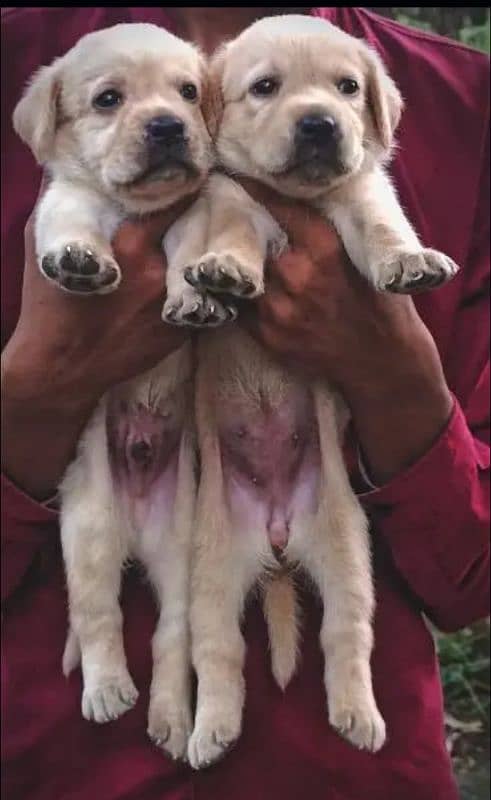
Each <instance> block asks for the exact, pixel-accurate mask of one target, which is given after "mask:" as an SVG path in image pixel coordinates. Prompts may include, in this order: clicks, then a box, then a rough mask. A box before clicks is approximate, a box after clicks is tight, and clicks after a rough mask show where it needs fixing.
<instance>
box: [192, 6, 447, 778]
mask: <svg viewBox="0 0 491 800" xmlns="http://www.w3.org/2000/svg"><path fill="white" fill-rule="evenodd" d="M211 75H212V80H213V81H214V82H215V90H214V94H213V97H214V119H215V124H216V126H217V133H216V148H217V153H218V156H219V159H220V161H221V164H222V165H223V166H224V167H225V168H226V169H227V170H228V172H229V174H231V175H236V174H238V175H240V174H242V175H247V176H249V177H253V178H256V179H258V180H259V181H262V182H264V183H266V184H268V185H270V186H272V187H273V188H275V189H276V190H278V191H280V192H281V193H283V194H285V195H287V196H290V197H296V198H303V199H304V200H308V201H309V202H311V203H312V204H313V205H314V206H315V207H316V208H317V209H319V210H320V211H321V212H322V213H323V214H324V216H325V217H326V219H328V220H329V221H330V222H331V223H332V224H334V225H335V227H336V228H337V230H338V232H339V234H340V236H341V238H342V240H343V243H344V245H345V247H346V249H347V252H348V254H349V256H350V258H351V259H352V261H353V263H354V264H355V266H356V267H357V268H358V269H359V270H360V272H361V273H362V274H363V275H364V276H365V277H366V278H367V279H368V280H369V281H370V282H371V283H372V285H373V286H374V287H375V288H376V289H377V290H379V291H387V290H389V291H400V292H410V291H417V290H418V289H419V288H420V286H421V285H423V284H425V283H426V285H428V284H431V283H434V284H435V285H436V284H438V283H442V282H444V281H446V280H449V279H450V278H451V277H452V276H453V275H454V274H455V273H456V271H457V266H456V265H455V264H454V263H453V262H452V261H451V260H450V259H449V258H447V257H446V256H445V255H443V254H441V253H437V252H435V251H433V250H429V249H424V248H423V246H422V245H421V244H420V242H419V240H418V237H417V235H416V233H415V232H414V230H413V228H412V226H411V224H410V223H409V221H408V220H407V218H406V217H405V215H404V213H403V211H402V209H401V207H400V205H399V202H398V200H397V197H396V194H395V191H394V189H393V187H392V185H391V182H390V179H389V177H388V175H387V173H386V172H385V168H384V164H385V163H386V162H387V161H388V160H389V158H390V153H391V149H392V146H393V137H394V132H395V129H396V127H397V124H398V122H399V118H400V115H401V111H402V98H401V96H400V94H399V91H398V89H397V87H396V86H395V84H394V83H393V81H392V80H391V78H390V77H389V75H388V74H387V72H386V71H385V68H384V65H383V64H382V62H381V59H380V58H379V57H378V56H377V55H376V54H375V53H374V52H373V51H371V50H370V49H369V48H368V47H367V46H366V44H365V43H363V42H362V41H360V40H356V39H354V38H353V37H351V36H348V35H347V34H345V33H343V32H342V31H340V30H338V29H337V28H335V27H334V26H332V25H331V24H330V23H327V22H325V21H323V20H320V19H313V18H308V17H298V16H285V17H273V18H269V19H262V20H260V21H259V22H257V23H255V24H254V25H252V26H251V27H250V28H248V29H247V30H246V31H245V32H244V33H242V34H241V35H240V36H239V37H238V38H237V39H235V40H233V41H231V42H229V43H228V44H226V45H225V46H224V47H223V48H221V49H220V51H219V52H218V53H217V54H216V55H215V57H214V58H213V61H212V65H211ZM269 76H274V77H275V78H276V79H277V80H278V81H279V83H280V91H278V92H276V94H274V95H272V96H268V97H257V96H253V95H252V94H251V93H250V91H249V88H250V87H251V86H252V84H254V83H255V81H257V80H259V79H261V78H264V77H269ZM346 76H347V77H352V78H355V79H356V80H357V82H358V84H359V87H360V90H359V92H358V93H357V94H355V96H353V97H351V96H350V97H346V96H344V95H342V94H341V93H340V92H339V90H338V88H337V83H338V82H339V80H340V79H341V78H342V77H346ZM314 113H315V114H323V115H329V116H332V117H334V119H335V120H336V121H337V123H338V126H339V129H340V131H341V139H340V144H339V157H340V162H341V169H339V170H337V171H336V170H333V171H331V173H330V174H329V173H328V174H326V175H323V176H322V175H321V176H320V177H319V179H318V180H314V179H310V180H309V179H307V178H306V177H305V175H304V174H303V173H302V170H301V169H297V168H296V167H295V168H294V169H293V170H292V169H291V168H290V167H291V166H292V158H293V154H294V131H295V122H296V120H297V119H299V118H300V117H301V116H303V115H305V114H314ZM293 163H294V162H293ZM208 200H209V205H208V209H207V215H208V217H209V219H210V236H209V239H208V252H207V253H206V255H204V256H202V257H201V258H200V259H199V261H198V262H196V264H195V265H194V266H193V270H192V273H191V276H192V278H193V281H194V282H195V283H196V284H198V285H199V283H200V282H201V285H202V287H203V288H205V289H207V290H209V291H212V292H213V291H215V292H217V291H220V289H221V286H220V283H219V276H220V275H222V277H223V274H226V275H227V276H228V277H229V278H231V279H233V281H234V284H233V287H232V289H230V288H229V289H228V291H232V293H235V294H237V295H240V294H241V292H242V287H243V286H244V285H245V284H251V285H252V286H253V287H254V291H253V293H252V294H249V296H254V295H258V294H261V292H262V291H264V287H263V265H264V260H265V255H266V253H267V251H268V248H272V249H274V250H276V251H277V252H278V251H281V249H282V248H283V247H284V246H285V240H284V237H282V236H281V232H279V231H278V229H277V227H276V228H271V223H270V218H269V214H266V212H265V210H264V209H262V208H261V207H260V206H259V205H258V204H256V203H254V202H253V201H252V200H251V199H250V198H248V197H247V195H246V193H245V192H244V191H243V190H242V189H241V188H240V187H239V186H238V185H237V184H234V183H233V181H232V180H231V179H230V178H229V179H227V178H226V177H224V176H220V177H218V178H216V179H214V180H213V182H212V183H210V190H209V195H208ZM214 221H215V223H214ZM220 223H221V224H220ZM188 275H189V273H188ZM238 365H240V367H239V366H238ZM292 381H293V378H292V376H290V375H289V374H288V373H287V372H286V371H285V370H282V369H280V368H279V367H278V366H277V365H275V364H273V363H272V362H271V360H270V359H269V357H268V356H267V354H266V353H264V352H262V351H261V350H260V348H259V347H258V345H256V344H254V343H253V342H252V340H251V339H250V338H249V337H248V336H247V335H246V334H245V333H244V332H243V331H240V330H238V329H237V328H235V327H234V328H230V329H229V330H228V331H227V333H225V332H224V333H223V335H221V336H219V335H218V333H215V334H213V335H207V336H205V337H204V338H203V340H202V342H201V349H200V358H199V364H198V375H197V395H196V413H197V432H198V442H199V448H200V453H201V466H202V468H201V480H200V485H199V491H198V504H197V516H196V520H197V522H196V547H195V549H194V558H193V567H192V584H191V586H192V591H191V636H192V651H193V652H192V655H193V664H194V666H195V669H196V672H197V675H198V704H197V714H196V720H195V727H194V731H193V734H192V736H191V739H190V743H189V751H188V755H189V760H190V763H191V765H192V766H193V767H195V768H199V767H203V766H206V765H207V764H208V763H210V762H212V761H214V760H216V759H217V758H218V757H220V755H222V754H223V752H224V751H225V750H226V749H227V747H229V746H230V744H231V742H232V741H233V740H235V739H236V738H237V737H238V735H239V733H240V729H241V719H242V708H243V704H244V699H245V687H244V680H243V675H242V670H243V664H244V656H245V644H244V641H243V638H242V635H241V632H240V627H239V621H240V614H241V611H242V608H243V605H244V601H245V596H246V594H247V592H248V591H249V590H250V589H251V588H252V586H253V584H254V583H255V582H256V581H258V580H259V581H261V580H264V576H265V574H266V573H265V570H267V569H270V568H271V566H272V563H271V559H272V555H271V553H270V551H268V543H267V541H265V539H264V535H263V538H262V537H261V534H260V532H259V531H258V530H256V529H250V530H246V529H244V530H242V529H238V525H237V521H236V520H234V521H233V522H232V519H231V518H230V516H229V512H228V511H227V509H228V508H229V503H227V502H226V501H227V497H226V493H227V489H226V481H225V476H224V474H223V471H222V461H221V456H220V447H221V445H220V418H221V417H223V415H224V408H225V404H235V405H236V404H237V402H239V401H240V402H243V405H244V408H246V407H250V408H253V407H254V403H255V402H256V397H257V395H258V394H260V393H261V392H264V393H266V394H268V393H269V394H271V396H273V397H274V396H278V395H281V394H284V395H286V396H287V395H288V391H289V388H288V387H290V386H291V384H292ZM310 391H312V392H313V395H314V398H315V417H316V422H317V427H318V432H319V440H320V454H321V466H320V484H319V492H318V504H317V512H316V513H315V514H314V515H313V516H310V517H309V516H308V515H307V516H304V517H303V518H300V519H298V520H296V522H295V525H294V526H293V528H292V530H291V534H290V539H289V542H288V545H287V547H286V550H285V554H284V555H285V558H286V559H287V561H289V562H290V563H291V564H295V563H299V564H300V565H301V566H302V567H303V569H304V570H305V571H306V572H307V573H308V574H309V576H310V577H311V579H312V580H313V582H314V584H315V586H316V587H317V589H318V591H319V593H320V595H321V598H322V600H323V604H324V619H323V623H322V629H321V635H320V643H321V647H322V650H323V652H324V655H325V686H326V693H327V699H328V707H329V719H330V721H331V723H332V725H333V726H334V727H335V728H336V729H337V730H338V731H340V732H341V733H342V734H343V735H344V736H345V737H346V738H348V739H349V740H350V741H351V742H352V743H353V744H354V745H356V746H357V747H362V748H366V749H368V750H370V751H376V750H378V749H379V748H380V747H382V745H383V744H384V741H385V723H384V720H383V719H382V717H381V715H380V712H379V710H378V708H377V704H376V700H375V698H374V694H373V688H372V678H371V669H370V656H371V651H372V646H373V635H372V617H373V611H374V607H375V599H374V591H373V585H372V574H371V563H370V540H369V535H368V523H367V519H366V517H365V515H364V513H363V511H362V509H361V506H360V505H359V502H358V500H357V498H356V496H355V495H354V493H353V491H352V490H351V487H350V483H349V479H348V476H347V473H346V468H345V465H344V460H343V456H342V448H341V445H342V434H343V430H344V426H345V423H346V420H347V418H348V414H347V410H346V409H345V408H344V407H343V404H342V402H341V400H340V398H338V397H336V396H334V395H333V394H332V393H331V391H330V389H329V387H328V386H327V385H325V384H319V385H315V386H312V387H310ZM234 407H235V406H234ZM251 413H252V412H251ZM280 575H281V577H280V578H278V579H277V581H276V582H275V580H274V579H273V580H269V581H268V580H266V581H265V582H264V592H265V596H264V608H265V614H266V618H267V622H268V627H269V632H270V642H271V651H272V668H273V673H274V676H275V678H276V680H277V682H278V684H279V685H280V687H281V688H282V689H283V688H284V687H285V686H286V685H287V683H288V681H289V680H290V678H291V677H292V674H293V672H294V670H295V667H296V662H297V652H298V619H297V611H296V603H295V597H294V591H295V590H294V585H293V582H292V579H291V576H289V575H287V574H285V573H284V572H281V573H280Z"/></svg>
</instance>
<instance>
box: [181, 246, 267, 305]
mask: <svg viewBox="0 0 491 800" xmlns="http://www.w3.org/2000/svg"><path fill="white" fill-rule="evenodd" d="M184 277H185V278H186V280H187V282H188V283H189V284H191V286H195V287H199V288H200V289H208V291H210V292H225V293H226V294H231V295H235V296H236V297H246V298H248V299H249V298H250V299H252V298H253V297H257V296H258V295H260V294H262V293H263V292H264V285H263V280H262V270H258V269H257V268H253V267H248V266H247V265H246V264H244V263H242V262H241V261H240V260H239V259H238V258H236V257H235V256H234V255H232V254H231V253H207V254H206V255H205V256H203V258H201V259H200V261H199V262H198V263H197V264H193V265H191V266H189V267H187V268H186V270H185V272H184Z"/></svg>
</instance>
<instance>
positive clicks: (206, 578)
mask: <svg viewBox="0 0 491 800" xmlns="http://www.w3.org/2000/svg"><path fill="white" fill-rule="evenodd" d="M205 491H206V490H205ZM203 499H204V498H203V493H202V494H201V501H202V502H203ZM204 511H205V509H204V508H202V509H201V513H202V514H203V513H204ZM216 512H217V509H215V514H216ZM208 515H209V521H208V525H209V526H210V527H209V529H208V531H204V530H203V527H202V528H201V530H200V531H199V536H200V542H201V544H198V546H197V550H196V551H195V553H194V565H193V571H192V582H191V587H192V588H191V594H192V598H191V635H192V657H193V664H194V667H195V670H196V674H197V676H198V700H197V710H196V719H195V724H194V730H193V733H192V736H191V739H190V741H189V748H188V758H189V763H190V764H191V766H192V767H194V769H199V768H201V767H206V766H208V765H209V764H212V763H213V762H215V761H217V760H219V759H220V758H222V757H223V756H224V755H225V753H226V751H227V750H228V749H229V748H230V747H232V745H233V744H234V743H235V741H236V740H237V739H238V737H239V735H240V731H241V727H242V708H243V705H244V699H245V683H244V676H243V667H244V658H245V642H244V638H243V636H242V632H241V630H240V617H241V614H242V609H243V604H244V599H245V596H246V594H247V591H248V589H249V588H250V586H251V585H252V582H253V578H252V576H251V575H250V574H248V570H247V568H246V565H245V563H243V562H242V561H241V559H240V558H239V557H237V553H236V551H235V549H234V547H233V543H232V542H231V541H227V539H230V537H231V532H230V531H229V530H226V529H222V530H221V531H217V530H213V525H212V523H211V514H210V510H209V511H208ZM205 516H207V515H206V514H205ZM217 516H218V515H217ZM200 523H201V525H202V526H204V525H205V522H204V519H203V517H201V519H200V518H199V517H198V524H200ZM213 540H214V541H213ZM220 540H221V541H220Z"/></svg>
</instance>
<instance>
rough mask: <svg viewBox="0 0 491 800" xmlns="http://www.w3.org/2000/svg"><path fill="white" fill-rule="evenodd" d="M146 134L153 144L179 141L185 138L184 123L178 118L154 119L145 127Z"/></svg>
mask: <svg viewBox="0 0 491 800" xmlns="http://www.w3.org/2000/svg"><path fill="white" fill-rule="evenodd" d="M145 132H146V134H147V137H148V138H149V139H150V140H151V141H153V142H168V141H177V140H179V139H182V138H183V137H184V123H183V122H182V121H181V120H180V119H178V118H177V117H171V116H164V117H154V118H153V119H151V120H150V122H147V124H146V125H145Z"/></svg>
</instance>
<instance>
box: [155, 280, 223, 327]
mask: <svg viewBox="0 0 491 800" xmlns="http://www.w3.org/2000/svg"><path fill="white" fill-rule="evenodd" d="M236 317H237V311H236V309H235V308H234V307H233V306H231V305H223V304H222V303H221V302H220V301H219V300H217V299H216V298H215V297H210V296H209V295H208V294H206V293H203V292H198V291H196V290H195V289H191V288H188V289H187V290H185V291H183V292H181V293H180V294H179V295H169V296H168V297H167V299H166V301H165V303H164V309H163V311H162V319H163V320H164V322H168V323H170V324H171V325H183V326H188V327H191V328H216V327H218V326H219V325H223V323H224V322H231V321H233V320H234V319H235V318H236Z"/></svg>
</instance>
